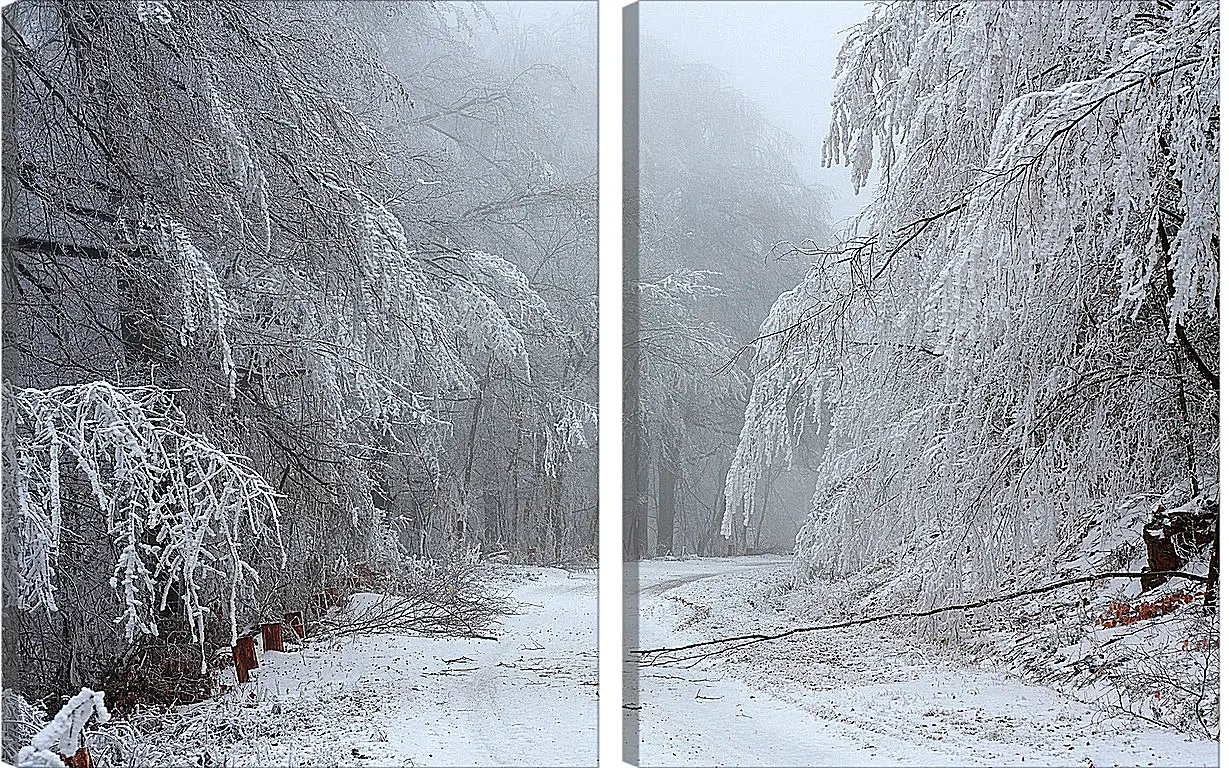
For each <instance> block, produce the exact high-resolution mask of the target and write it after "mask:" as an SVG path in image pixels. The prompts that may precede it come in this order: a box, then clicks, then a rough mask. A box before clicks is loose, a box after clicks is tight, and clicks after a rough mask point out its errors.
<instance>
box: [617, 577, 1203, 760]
mask: <svg viewBox="0 0 1229 768" xmlns="http://www.w3.org/2000/svg"><path fill="white" fill-rule="evenodd" d="M788 566H789V560H788V559H787V558H780V557H744V558H719V559H707V560H687V561H649V562H644V563H641V564H640V566H639V573H640V583H639V597H640V617H641V623H640V645H641V647H644V648H652V647H661V646H675V645H680V644H683V643H686V642H691V641H695V640H703V639H710V638H713V637H719V636H723V635H729V634H739V633H742V632H746V631H749V630H751V631H754V630H756V629H759V630H763V629H765V628H772V627H765V626H764V622H765V620H766V619H767V621H768V622H769V623H770V624H774V625H775V626H780V627H785V626H790V625H792V623H793V622H792V620H791V619H789V618H788V617H785V616H781V618H780V619H779V620H778V621H776V622H774V621H773V619H772V617H771V616H768V615H767V613H766V612H765V605H764V604H763V602H762V601H763V597H762V595H763V587H764V585H765V584H766V583H773V582H783V581H784V579H783V574H784V573H785V571H786V570H787V569H788ZM757 600H758V601H760V604H759V605H757V604H756V602H757ZM768 613H771V611H769V612H768ZM729 617H747V618H744V619H741V620H734V621H731V620H730V618H729ZM639 680H640V701H639V706H640V707H641V708H640V709H639V710H638V711H635V714H636V715H638V716H639V723H640V728H641V731H640V735H641V742H640V759H639V763H640V764H641V765H646V766H655V765H657V766H664V765H717V766H721V765H746V766H750V765H779V766H790V765H808V766H822V765H929V766H937V765H1046V766H1053V765H1080V766H1090V765H1091V766H1098V767H1102V766H1113V765H1139V766H1162V765H1188V766H1190V765H1200V766H1212V765H1216V764H1217V744H1216V742H1214V741H1210V740H1196V739H1191V738H1189V737H1186V736H1183V735H1181V734H1179V733H1176V732H1173V731H1169V730H1164V729H1161V728H1157V727H1154V726H1152V725H1150V724H1148V723H1146V722H1144V721H1142V720H1140V719H1138V718H1133V717H1128V716H1123V715H1118V716H1111V715H1110V714H1108V713H1106V712H1104V711H1099V710H1096V709H1093V708H1091V707H1089V706H1088V705H1086V704H1083V703H1080V702H1078V701H1074V700H1072V699H1069V698H1066V697H1064V696H1062V695H1061V694H1059V693H1057V692H1055V691H1054V690H1052V689H1049V688H1045V687H1041V686H1036V685H1028V684H1025V683H1023V682H1020V681H1019V680H1015V679H1012V678H1010V677H1009V676H1007V675H1006V674H1003V673H1002V672H997V671H995V670H994V669H989V668H982V667H979V666H975V665H972V664H970V663H969V660H968V659H967V657H966V658H962V657H960V655H959V654H955V653H949V654H943V653H941V652H939V651H938V650H935V649H927V648H922V647H919V646H918V644H916V643H911V642H909V641H908V640H907V639H906V638H904V637H902V636H899V635H895V634H893V633H892V632H891V631H890V630H889V629H887V628H873V626H872V627H864V628H860V629H857V630H842V631H839V632H821V633H810V634H803V635H798V636H794V637H792V638H789V639H786V640H781V641H775V642H772V643H762V644H759V645H757V646H753V647H749V648H747V649H744V650H742V651H739V652H737V653H736V654H734V655H732V656H731V657H727V658H725V659H721V660H717V659H710V660H704V661H701V662H699V663H697V664H696V665H695V666H693V667H691V668H686V669H680V668H671V667H645V668H643V669H641V672H640V678H639ZM629 714H630V713H629Z"/></svg>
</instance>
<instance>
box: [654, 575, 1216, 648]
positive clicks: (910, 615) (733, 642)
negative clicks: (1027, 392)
mask: <svg viewBox="0 0 1229 768" xmlns="http://www.w3.org/2000/svg"><path fill="white" fill-rule="evenodd" d="M1143 576H1166V577H1174V578H1180V579H1189V580H1191V581H1199V582H1207V580H1208V577H1207V576H1200V575H1196V574H1193V573H1187V572H1185V571H1113V572H1109V573H1093V574H1089V575H1087V576H1078V577H1076V578H1073V579H1064V580H1062V581H1056V582H1052V583H1050V584H1044V585H1042V586H1040V587H1033V588H1032V589H1022V590H1019V591H1017V592H1011V593H1008V594H1005V595H996V596H994V597H987V598H984V599H982V600H977V601H975V602H972V603H961V604H959V605H944V606H940V607H938V608H929V609H927V610H924V611H906V612H903V613H883V614H879V615H876V616H867V617H864V618H861V619H851V620H849V621H840V622H836V623H834V624H818V625H813V626H807V627H794V628H793V629H787V630H785V631H783V632H775V633H753V634H748V635H736V636H733V637H721V638H717V639H715V640H701V641H698V642H695V643H687V644H686V645H678V646H674V647H668V648H634V649H632V651H631V652H632V654H634V655H635V656H638V657H639V661H640V663H641V664H642V665H644V666H663V665H667V664H679V663H682V662H686V661H697V660H699V659H702V658H706V657H708V656H715V655H717V654H721V653H728V652H729V651H733V650H737V649H739V648H744V647H746V646H748V645H754V644H756V643H763V642H768V641H771V640H780V639H782V638H786V637H792V636H793V635H800V634H804V633H807V632H820V631H823V630H829V629H845V628H847V627H860V626H862V625H864V624H873V623H876V622H880V621H887V620H889V619H923V618H926V617H928V616H936V615H938V614H940V613H946V612H948V611H965V610H970V609H973V608H984V607H986V606H988V605H993V604H994V603H1002V602H1006V601H1008V600H1015V599H1017V598H1021V597H1027V596H1029V595H1040V594H1044V593H1046V592H1053V591H1054V590H1056V589H1062V588H1063V587H1070V586H1073V585H1075V584H1087V583H1089V582H1093V581H1099V580H1101V579H1138V578H1141V577H1143ZM680 654H681V655H680Z"/></svg>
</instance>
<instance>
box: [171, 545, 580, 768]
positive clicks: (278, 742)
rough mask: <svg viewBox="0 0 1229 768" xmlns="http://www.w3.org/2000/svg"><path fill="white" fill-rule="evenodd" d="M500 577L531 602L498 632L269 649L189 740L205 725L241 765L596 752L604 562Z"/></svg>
mask: <svg viewBox="0 0 1229 768" xmlns="http://www.w3.org/2000/svg"><path fill="white" fill-rule="evenodd" d="M496 588H497V589H499V590H500V591H504V592H507V593H508V594H509V595H510V596H511V597H512V599H513V600H515V601H516V603H518V604H519V611H520V613H519V614H517V615H512V616H507V617H504V618H503V619H502V621H501V623H500V625H499V626H498V627H497V629H496V631H495V634H496V635H498V638H499V639H498V640H497V641H489V640H486V641H484V640H460V639H430V638H423V637H413V636H408V635H400V634H385V635H364V636H354V637H346V638H342V639H339V640H334V641H327V642H322V643H312V642H310V641H309V642H308V644H307V645H306V647H305V648H304V649H302V650H297V651H293V652H288V653H276V652H271V653H263V654H262V656H261V666H260V668H259V669H258V670H256V672H255V677H254V679H253V680H252V682H250V683H248V684H246V685H244V686H242V687H240V688H239V689H237V690H233V691H230V692H228V693H226V694H224V695H223V697H222V699H221V700H215V701H210V702H205V703H203V704H201V705H198V707H200V708H204V709H207V710H209V711H208V712H207V713H206V712H202V713H201V715H207V716H196V717H192V718H190V719H189V720H185V724H191V725H190V727H188V728H186V729H185V730H184V731H182V732H181V733H180V738H181V739H182V740H183V747H184V749H183V752H184V753H186V754H191V753H193V752H199V751H200V750H194V749H192V748H191V746H190V745H191V742H192V741H193V739H194V738H196V737H200V738H201V740H202V741H204V742H213V743H214V744H215V747H214V748H213V749H212V750H210V751H211V752H213V753H214V755H213V756H212V757H211V760H212V761H217V760H218V759H219V758H220V759H223V760H225V761H226V762H227V764H228V765H231V766H241V765H262V766H266V765H281V766H286V765H296V766H297V765H365V766H391V765H397V766H429V765H447V766H470V765H488V766H489V765H531V766H556V765H558V766H583V765H596V763H597V574H596V572H595V571H593V572H587V573H569V572H566V571H563V570H559V569H553V568H517V569H511V568H510V569H509V573H508V574H507V580H506V581H504V582H503V583H502V584H498V585H497V586H496ZM219 728H222V729H227V728H229V729H230V730H231V731H232V732H233V733H234V735H235V736H236V737H237V738H236V740H234V741H231V742H230V743H225V742H224V741H220V740H219V738H218V734H217V733H216V731H217V730H218V729H219ZM206 729H209V730H211V731H214V733H212V734H209V735H207V734H205V733H203V731H204V730H206ZM219 753H220V754H219Z"/></svg>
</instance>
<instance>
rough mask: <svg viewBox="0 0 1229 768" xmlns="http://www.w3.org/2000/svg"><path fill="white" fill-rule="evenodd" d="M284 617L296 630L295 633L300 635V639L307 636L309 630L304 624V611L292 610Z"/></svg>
mask: <svg viewBox="0 0 1229 768" xmlns="http://www.w3.org/2000/svg"><path fill="white" fill-rule="evenodd" d="M283 618H284V619H285V621H286V624H288V625H289V626H290V628H291V629H293V630H294V633H295V634H296V635H298V636H299V639H300V640H302V639H303V638H304V637H307V630H306V629H305V628H304V626H303V612H302V611H291V612H290V613H288V614H286V615H285V616H284V617H283Z"/></svg>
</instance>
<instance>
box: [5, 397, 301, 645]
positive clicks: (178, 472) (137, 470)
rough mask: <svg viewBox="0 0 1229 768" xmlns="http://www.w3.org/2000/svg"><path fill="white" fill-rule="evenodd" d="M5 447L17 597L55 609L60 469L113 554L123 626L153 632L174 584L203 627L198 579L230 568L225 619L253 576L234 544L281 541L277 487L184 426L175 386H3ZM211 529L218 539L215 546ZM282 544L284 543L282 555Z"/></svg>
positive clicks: (197, 626)
mask: <svg viewBox="0 0 1229 768" xmlns="http://www.w3.org/2000/svg"><path fill="white" fill-rule="evenodd" d="M3 403H4V418H5V430H4V444H3V456H4V466H5V471H6V473H7V475H6V476H7V477H9V478H10V481H9V482H10V483H11V484H12V487H13V492H12V493H11V495H10V496H9V497H8V498H10V499H12V501H13V503H14V504H15V507H16V508H15V509H14V510H13V512H14V513H15V514H16V516H17V518H18V521H19V522H18V524H17V531H18V536H19V541H20V544H19V553H20V554H19V558H20V559H19V561H18V563H17V564H16V567H17V571H18V584H19V594H18V600H19V604H20V605H21V606H22V607H23V608H27V609H35V608H39V607H42V608H45V609H46V610H47V611H49V612H52V611H55V610H56V603H55V591H56V586H57V583H58V580H59V576H58V574H57V558H58V555H59V540H60V535H61V527H62V525H63V518H64V504H63V500H62V498H61V493H62V491H61V479H62V473H64V472H66V471H73V469H75V470H76V471H77V472H78V473H79V474H80V475H81V476H82V477H83V478H84V479H85V480H86V481H87V483H88V486H89V488H90V489H91V492H92V495H93V499H94V502H95V503H96V504H97V508H98V511H99V512H100V513H101V514H102V515H103V516H104V518H105V521H106V529H107V532H108V534H109V535H110V537H111V539H112V541H113V542H114V544H115V546H116V547H117V549H118V550H119V553H120V554H119V557H118V559H117V561H116V563H115V568H114V572H113V575H112V577H111V585H112V587H113V588H114V589H115V590H116V591H117V592H118V593H119V595H120V597H121V600H122V602H123V606H124V609H123V613H122V614H121V616H120V618H119V619H118V621H122V622H124V628H125V634H126V636H127V638H128V639H129V640H132V639H133V638H134V637H135V636H136V635H137V634H138V633H144V634H155V635H156V634H157V633H158V626H157V622H156V620H155V616H156V614H157V612H158V611H160V610H166V609H167V608H168V605H167V603H168V597H169V594H170V592H171V589H172V587H173V586H174V587H177V588H178V594H179V596H180V601H181V603H182V608H183V611H184V614H185V617H186V618H187V620H188V623H189V625H190V626H191V627H192V632H193V635H194V636H195V637H196V638H197V639H198V640H199V639H200V638H201V637H203V634H204V618H205V613H206V610H207V609H206V607H205V605H204V603H205V599H206V598H205V594H204V592H203V589H204V581H205V577H206V574H207V573H208V572H209V571H211V570H214V569H218V570H221V571H223V572H226V573H228V574H229V575H230V576H231V578H230V579H229V582H230V591H231V595H230V602H231V625H232V632H233V631H234V630H235V623H236V617H235V600H236V597H237V592H238V590H239V588H240V586H241V585H243V584H245V583H247V582H250V581H252V580H254V579H255V571H254V570H253V569H252V568H251V567H250V565H249V564H248V563H247V562H246V561H245V560H244V557H243V555H242V553H241V549H240V546H239V545H240V544H241V543H242V542H243V541H246V540H258V539H262V538H266V537H271V538H273V539H274V540H275V541H277V542H278V546H279V547H280V546H281V544H280V542H281V529H280V524H279V517H278V514H279V513H278V506H277V498H278V494H277V492H276V491H275V490H273V488H272V487H271V486H270V485H269V484H268V483H267V482H266V481H265V479H264V478H263V477H261V475H260V474H259V473H258V472H256V471H255V470H254V469H253V468H252V467H251V466H250V463H249V462H248V460H247V459H246V458H245V457H243V456H238V455H234V454H230V453H227V452H225V451H223V450H221V449H220V448H218V447H217V446H215V445H213V444H212V443H210V442H209V441H208V440H207V439H206V438H204V437H202V436H201V435H196V434H192V433H190V432H188V431H186V430H184V429H183V427H182V424H181V423H180V420H179V419H180V417H179V413H178V411H177V409H176V408H175V405H174V401H173V393H172V392H169V391H167V390H164V389H160V388H158V387H152V386H146V387H133V388H127V389H121V388H118V387H115V386H113V385H111V384H109V383H107V382H105V381H98V382H92V383H89V384H81V385H74V386H62V387H56V388H54V389H49V390H39V389H19V388H16V387H12V386H10V385H8V384H5V385H4V387H3ZM220 534H225V536H226V539H227V541H226V542H225V546H223V547H222V548H220V549H218V551H213V550H214V548H215V546H216V545H219V544H221V543H222V542H219V541H218V537H219V535H220ZM284 558H285V553H284V551H283V560H284Z"/></svg>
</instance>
